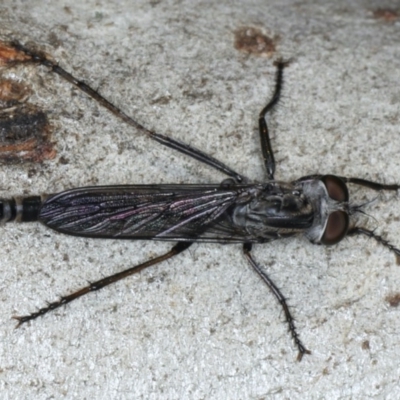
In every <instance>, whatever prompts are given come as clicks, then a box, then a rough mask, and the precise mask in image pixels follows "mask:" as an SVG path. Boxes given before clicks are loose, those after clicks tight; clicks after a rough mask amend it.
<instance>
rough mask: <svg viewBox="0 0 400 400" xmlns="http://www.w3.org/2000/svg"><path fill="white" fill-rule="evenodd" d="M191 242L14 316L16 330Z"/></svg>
mask: <svg viewBox="0 0 400 400" xmlns="http://www.w3.org/2000/svg"><path fill="white" fill-rule="evenodd" d="M191 244H192V242H179V243H177V244H176V245H175V246H174V247H173V248H172V249H171V250H170V251H169V252H168V253H165V254H163V255H161V256H159V257H156V258H153V259H151V260H148V261H146V262H144V263H142V264H139V265H135V266H134V267H131V268H128V269H126V270H125V271H122V272H118V273H116V274H114V275H111V276H108V277H106V278H103V279H100V280H98V281H96V282H93V283H91V284H90V285H88V286H86V287H84V288H82V289H79V290H77V291H76V292H74V293H71V294H69V295H68V296H63V297H61V298H60V300H57V301H55V302H53V303H49V304H48V305H47V307H43V308H41V309H40V310H38V311H36V312H34V313H32V314H29V315H24V316H14V317H13V318H14V319H16V320H17V321H18V324H17V328H18V327H19V326H21V325H22V324H24V323H25V322H28V321H31V320H33V319H36V318H38V317H40V316H42V315H44V314H47V313H48V312H50V311H53V310H55V309H56V308H59V307H61V306H63V305H65V304H68V303H71V301H74V300H76V299H78V298H79V297H82V296H84V295H85V294H88V293H90V292H94V291H95V290H100V289H102V288H103V287H105V286H108V285H111V284H112V283H115V282H118V281H120V280H121V279H124V278H126V277H128V276H130V275H133V274H135V273H137V272H140V271H142V270H143V269H145V268H147V267H151V266H152V265H156V264H158V263H160V262H162V261H165V260H168V259H169V258H172V257H174V256H176V255H178V254H179V253H181V252H182V251H184V250H186V249H187V248H188V247H189V246H190V245H191Z"/></svg>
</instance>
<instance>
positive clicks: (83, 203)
mask: <svg viewBox="0 0 400 400" xmlns="http://www.w3.org/2000/svg"><path fill="white" fill-rule="evenodd" d="M237 197H238V191H237V190H235V189H233V190H230V189H221V187H220V186H219V185H140V186H96V187H86V188H78V189H72V190H67V191H65V192H61V193H59V194H56V195H51V196H49V197H48V198H47V199H46V200H45V201H44V203H43V205H42V208H41V211H40V215H39V220H40V221H41V222H42V223H43V224H45V225H47V226H49V227H50V228H53V229H55V230H57V231H59V232H63V233H67V234H70V235H76V236H87V237H96V238H121V239H156V240H188V241H190V240H196V239H198V238H199V236H201V235H202V233H203V232H204V231H205V230H206V229H207V227H209V226H211V225H213V224H214V223H216V222H217V221H219V220H221V219H224V213H225V211H226V210H227V209H228V208H229V207H230V206H231V205H232V204H234V203H235V201H236V199H237ZM223 225H224V224H223ZM229 230H230V229H229V227H228V228H227V227H226V224H225V225H224V228H223V229H222V228H221V229H220V231H222V233H221V232H220V234H218V233H215V234H214V235H211V236H213V237H208V238H207V239H206V240H207V241H220V240H224V237H222V238H221V237H219V236H218V235H221V234H222V235H223V236H225V235H226V236H231V232H229Z"/></svg>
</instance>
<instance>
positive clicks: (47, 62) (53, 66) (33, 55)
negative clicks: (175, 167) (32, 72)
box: [11, 42, 247, 182]
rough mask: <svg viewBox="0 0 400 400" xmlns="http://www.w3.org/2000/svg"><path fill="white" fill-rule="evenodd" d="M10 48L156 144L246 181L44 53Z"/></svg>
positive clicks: (20, 47)
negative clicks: (147, 125) (155, 129)
mask: <svg viewBox="0 0 400 400" xmlns="http://www.w3.org/2000/svg"><path fill="white" fill-rule="evenodd" d="M11 47H13V48H14V49H16V50H17V51H20V52H22V53H23V54H24V55H25V56H27V57H29V58H30V59H29V60H28V61H31V62H34V63H37V64H41V65H44V66H46V67H48V68H50V70H51V71H52V72H54V73H56V74H57V75H59V76H61V77H62V78H63V79H65V80H66V81H68V82H70V83H72V84H73V85H75V86H76V87H77V88H78V89H80V90H82V92H84V93H86V94H87V95H88V96H89V97H91V98H92V99H94V100H95V101H96V102H97V103H98V104H100V105H101V106H103V107H105V108H106V109H107V110H109V111H110V112H112V113H113V114H114V115H115V116H117V117H118V118H120V119H122V120H123V121H124V122H126V123H127V124H128V125H130V126H133V127H134V128H136V129H138V130H140V131H142V132H143V133H145V134H146V135H147V136H149V137H150V138H151V139H153V140H155V141H156V142H158V143H160V144H162V145H164V146H167V147H170V148H172V149H174V150H177V151H179V152H181V153H183V154H186V155H188V156H190V157H192V158H195V159H196V160H198V161H200V162H202V163H204V164H206V165H208V166H210V167H212V168H215V169H217V170H219V171H221V172H223V173H224V174H226V175H228V176H230V177H232V178H233V179H235V180H236V181H237V182H242V181H246V180H247V179H246V178H245V177H244V176H242V175H240V174H238V173H237V172H235V171H234V170H233V169H231V168H229V167H228V166H227V165H225V164H224V163H222V162H221V161H219V160H217V159H216V158H214V157H211V156H209V155H208V154H206V153H204V152H203V151H201V150H198V149H196V148H194V147H191V146H189V145H188V144H185V143H182V142H180V141H179V140H175V139H172V138H170V137H168V136H164V135H161V134H159V133H156V132H153V131H151V130H149V129H147V128H145V127H144V126H143V125H141V124H139V123H138V122H136V121H135V120H134V119H133V118H131V117H130V116H129V115H127V114H125V113H124V112H123V111H122V110H121V109H119V108H118V107H116V106H115V105H114V104H112V103H110V102H109V101H108V100H107V99H106V98H105V97H103V96H102V95H101V94H100V93H99V92H97V91H96V90H94V89H93V88H91V87H90V86H89V85H88V84H86V83H85V82H83V81H79V80H78V79H76V78H75V77H74V76H73V75H71V74H70V73H69V72H67V71H66V70H65V69H64V68H62V67H60V66H59V65H58V64H57V63H56V62H54V61H52V60H51V59H50V58H48V57H47V56H46V55H45V54H44V53H40V52H34V51H31V50H30V49H28V48H26V47H24V46H23V45H21V44H20V43H17V42H14V43H12V44H11Z"/></svg>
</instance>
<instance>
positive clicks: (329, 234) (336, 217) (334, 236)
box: [321, 210, 349, 246]
mask: <svg viewBox="0 0 400 400" xmlns="http://www.w3.org/2000/svg"><path fill="white" fill-rule="evenodd" d="M348 229H349V216H348V214H347V213H346V212H344V211H340V210H339V211H334V212H333V213H331V214H330V215H329V217H328V222H327V224H326V227H325V231H324V234H323V235H322V238H321V243H322V244H325V245H328V246H329V245H332V244H336V243H338V242H340V241H341V240H342V239H343V238H344V237H345V236H346V233H347V230H348Z"/></svg>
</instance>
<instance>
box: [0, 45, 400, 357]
mask: <svg viewBox="0 0 400 400" xmlns="http://www.w3.org/2000/svg"><path fill="white" fill-rule="evenodd" d="M4 49H6V51H4ZM4 54H5V55H4ZM1 56H3V57H8V59H10V60H11V62H14V63H20V62H26V63H34V64H38V65H42V66H45V67H47V68H49V69H50V70H51V71H52V72H55V73H56V74H58V75H59V76H61V77H62V78H64V79H65V80H66V81H68V82H70V83H71V84H73V85H75V86H77V87H78V88H79V89H80V90H82V91H83V92H85V93H86V94H87V95H88V96H90V97H92V98H93V99H94V100H95V101H97V102H98V103H99V104H100V105H101V106H103V107H105V108H106V109H108V110H109V111H111V112H112V113H113V114H114V115H116V116H117V117H118V118H120V119H122V120H123V121H124V122H126V123H127V124H128V125H130V126H132V127H133V128H135V129H137V130H139V131H141V132H143V133H144V134H146V135H147V136H148V137H149V138H150V139H153V140H155V141H157V142H159V143H161V144H162V145H164V146H168V147H170V148H172V149H174V150H177V151H179V152H181V153H184V154H186V155H189V156H191V157H193V158H195V159H196V160H198V161H201V162H203V163H204V164H206V165H208V166H210V167H213V168H215V169H217V170H219V171H221V172H223V173H224V174H226V175H227V176H229V178H227V179H225V180H224V181H222V183H220V184H208V185H203V184H201V185H177V184H171V185H126V186H92V187H83V188H76V189H70V190H66V191H64V192H61V193H57V194H51V195H46V196H31V197H23V198H12V199H10V200H5V199H3V200H0V219H1V220H2V221H3V222H11V221H19V222H31V221H39V222H41V223H42V224H44V225H46V226H48V227H50V228H52V229H54V230H56V231H58V232H61V233H65V234H69V235H75V236H83V237H91V238H107V239H132V240H163V241H172V242H177V244H175V245H174V246H173V247H172V248H171V250H170V251H168V252H167V253H165V254H163V255H161V256H158V257H155V258H153V259H151V260H148V261H146V262H145V263H142V264H139V265H136V266H134V267H131V268H129V269H127V270H125V271H122V272H119V273H117V274H114V275H111V276H109V277H106V278H103V279H100V280H98V281H96V282H93V283H91V284H90V285H88V286H87V287H84V288H82V289H80V290H78V291H76V292H74V293H72V294H69V295H67V296H64V297H61V298H60V299H59V300H58V301H55V302H52V303H49V304H48V305H47V306H46V307H43V308H41V309H39V310H38V311H37V312H34V313H32V314H30V315H26V316H14V317H13V318H15V319H16V320H17V321H18V325H17V326H20V325H21V324H23V323H25V322H28V321H30V320H33V319H35V318H37V317H39V316H41V315H44V314H46V313H48V312H49V311H52V310H54V309H56V308H59V307H60V306H62V305H64V304H67V303H70V302H71V301H73V300H76V299H77V298H79V297H81V296H83V295H85V294H87V293H89V292H92V291H95V290H99V289H101V288H103V287H105V286H107V285H110V284H112V283H114V282H117V281H119V280H121V279H123V278H125V277H127V276H129V275H132V274H134V273H137V272H139V271H141V270H143V269H144V268H147V267H150V266H152V265H155V264H158V263H160V262H162V261H165V260H167V259H169V258H172V257H174V256H175V255H177V254H179V253H181V252H183V251H184V250H186V249H187V248H188V247H190V246H191V245H192V244H193V243H194V242H217V243H241V244H242V246H243V252H244V255H245V257H246V258H247V260H248V262H249V263H250V265H251V266H252V267H253V269H254V271H255V272H256V273H257V274H258V275H259V276H260V278H261V279H262V280H263V281H264V282H265V284H266V285H267V286H268V288H269V289H270V290H271V292H272V293H273V295H274V296H275V298H276V299H277V300H278V302H279V303H280V304H281V306H282V308H283V311H284V313H285V318H286V322H287V324H288V327H289V332H290V334H291V336H292V339H293V340H294V343H295V345H296V347H297V349H298V357H297V359H298V360H301V359H302V357H303V355H304V354H309V353H310V351H309V350H307V348H306V347H305V346H304V345H303V343H302V341H301V340H300V338H299V335H298V333H297V330H296V326H295V323H294V319H293V317H292V315H291V312H290V310H289V307H288V305H287V302H286V299H285V297H284V296H283V294H282V293H281V291H280V290H279V288H278V287H277V286H276V285H275V284H274V282H273V281H272V280H271V278H270V277H269V276H268V275H267V274H266V272H265V271H264V270H263V269H262V268H261V267H260V266H259V264H258V263H257V262H256V261H255V260H254V258H253V256H252V254H251V249H252V245H253V244H255V243H269V242H272V241H274V240H277V239H281V238H287V237H290V236H297V235H304V236H305V237H306V238H308V239H309V240H310V241H311V242H312V243H315V244H324V245H334V244H336V243H338V242H340V241H341V240H342V239H343V238H344V237H345V236H349V235H350V236H352V235H365V236H368V237H370V238H373V239H375V240H376V241H377V242H378V243H380V244H381V245H383V246H385V247H386V248H388V249H389V250H391V251H392V252H394V253H395V254H396V255H398V256H400V250H399V249H398V248H396V247H394V246H393V245H392V244H390V243H389V242H388V241H386V240H385V239H384V238H382V237H381V236H378V235H377V234H375V233H374V232H373V231H371V230H368V229H366V228H363V227H359V226H355V225H354V224H350V217H351V216H352V215H353V214H355V213H357V212H362V210H361V208H362V206H360V205H358V206H357V205H353V204H351V202H350V201H349V192H348V188H347V184H349V183H351V184H355V185H359V186H365V187H367V188H369V189H372V190H375V191H382V190H391V191H397V190H398V189H399V188H400V185H396V184H393V185H387V184H383V183H378V182H372V181H368V180H365V179H360V178H347V177H343V176H334V175H310V176H304V177H302V178H300V179H297V180H295V181H293V182H281V181H276V180H275V179H274V173H275V159H274V154H273V151H272V147H271V143H270V137H269V132H268V127H267V122H266V118H265V117H266V114H267V113H268V112H269V111H271V109H272V108H273V107H274V106H275V105H276V104H277V103H278V101H279V98H280V95H281V91H282V83H283V71H284V68H285V67H286V66H287V64H288V63H287V62H284V61H282V60H279V61H277V62H276V63H275V65H276V81H275V90H274V93H273V95H272V98H271V100H270V101H269V102H268V104H267V105H266V106H265V107H264V108H263V109H262V110H261V112H260V114H259V120H258V121H259V133H260V139H261V150H262V154H263V159H264V163H265V168H266V171H267V175H268V180H267V181H266V182H265V183H257V182H254V181H252V180H250V179H248V178H246V177H245V176H242V175H240V174H238V173H236V172H235V171H234V170H232V169H231V168H229V167H227V166H226V165H224V164H223V163H221V162H220V161H218V160H216V159H215V158H213V157H211V156H209V155H207V154H205V153H203V152H202V151H200V150H198V149H196V148H194V147H191V146H189V145H187V144H184V143H182V142H180V141H177V140H175V139H172V138H169V137H166V136H163V135H160V134H158V133H155V132H152V131H150V130H148V129H146V128H145V127H144V126H142V125H140V124H139V123H138V122H136V121H134V120H133V119H132V118H131V117H129V116H128V115H127V114H125V113H124V112H123V111H121V110H120V109H119V108H117V107H116V106H114V105H113V104H111V103H110V102H109V101H108V100H106V99H105V98H104V97H103V96H102V95H101V94H99V93H98V92H97V91H95V90H94V89H92V88H91V87H89V86H88V85H87V84H86V83H84V82H82V81H79V80H77V79H76V78H75V77H73V76H72V75H71V74H70V73H68V72H67V71H66V70H65V69H63V68H62V67H60V66H59V65H58V64H57V63H56V62H54V61H52V59H51V58H50V57H49V56H47V55H46V54H44V53H41V52H37V51H34V50H31V49H29V48H27V47H25V46H23V45H21V44H19V43H15V42H14V43H11V44H10V43H9V44H3V45H2V46H0V57H1Z"/></svg>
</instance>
